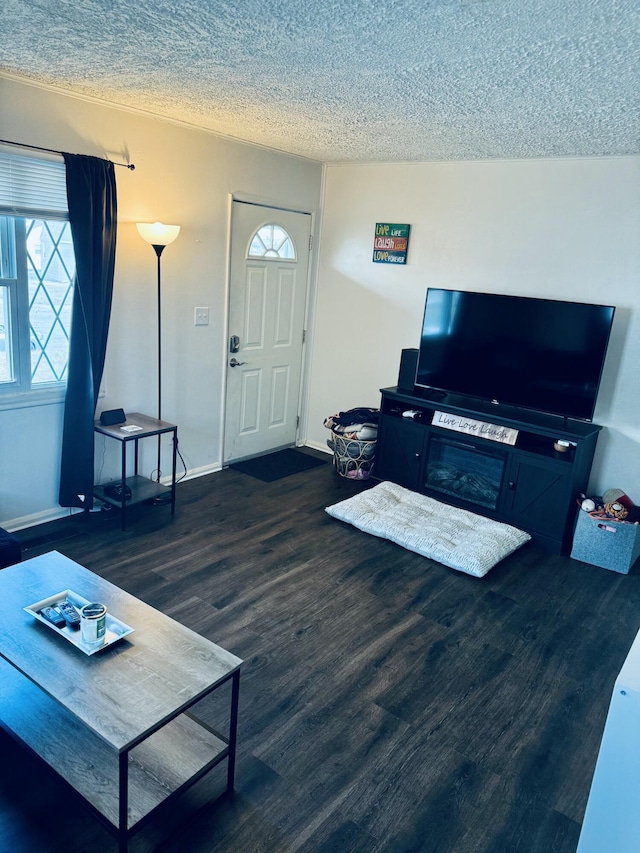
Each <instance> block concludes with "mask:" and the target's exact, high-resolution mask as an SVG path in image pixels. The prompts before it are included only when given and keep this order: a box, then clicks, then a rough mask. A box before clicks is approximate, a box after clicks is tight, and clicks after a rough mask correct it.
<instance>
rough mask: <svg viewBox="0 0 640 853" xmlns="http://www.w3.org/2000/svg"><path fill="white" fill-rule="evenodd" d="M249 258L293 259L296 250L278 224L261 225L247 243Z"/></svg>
mask: <svg viewBox="0 0 640 853" xmlns="http://www.w3.org/2000/svg"><path fill="white" fill-rule="evenodd" d="M249 257H250V258H279V259H280V260H285V261H295V259H296V251H295V249H294V247H293V241H292V239H291V237H289V235H288V234H287V232H286V231H285V230H284V228H282V227H281V226H280V225H275V224H274V223H270V224H269V225H263V226H262V228H259V229H258V230H257V231H256V233H255V234H254V235H253V239H252V240H251V243H250V244H249Z"/></svg>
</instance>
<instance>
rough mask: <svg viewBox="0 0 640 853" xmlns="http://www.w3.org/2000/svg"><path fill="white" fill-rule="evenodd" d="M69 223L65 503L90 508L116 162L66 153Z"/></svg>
mask: <svg viewBox="0 0 640 853" xmlns="http://www.w3.org/2000/svg"><path fill="white" fill-rule="evenodd" d="M64 161H65V165H66V170H67V199H68V202H69V223H70V225H71V236H72V237H73V250H74V253H75V257H76V278H75V283H74V293H73V311H72V315H71V338H70V341H69V368H68V374H67V393H66V397H65V406H64V427H63V434H62V460H61V465H60V495H59V501H60V505H61V506H69V507H81V508H83V509H90V508H91V505H92V501H93V421H94V416H95V410H96V403H97V401H98V392H99V390H100V381H101V379H102V371H103V369H104V358H105V353H106V349H107V333H108V331H109V318H110V315H111V298H112V293H113V270H114V264H115V253H116V218H117V216H116V215H117V202H116V180H115V174H114V167H113V163H109V162H108V161H106V160H101V159H99V158H97V157H84V156H81V155H78V154H65V155H64Z"/></svg>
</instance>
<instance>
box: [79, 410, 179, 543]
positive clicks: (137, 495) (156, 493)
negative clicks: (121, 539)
mask: <svg viewBox="0 0 640 853" xmlns="http://www.w3.org/2000/svg"><path fill="white" fill-rule="evenodd" d="M94 430H95V432H96V433H99V434H100V435H104V436H106V437H107V438H112V439H114V440H115V441H119V442H120V444H121V466H122V470H121V476H120V482H119V485H120V487H121V497H120V498H118V497H114V496H113V495H110V494H109V493H108V491H109V489H108V487H109V486H113V485H114V483H100V484H97V485H95V486H94V487H93V494H94V496H95V497H97V498H98V499H99V500H101V501H103V503H105V504H110V505H111V506H115V507H118V508H119V509H120V510H121V513H122V514H121V527H122V530H125V529H126V525H127V508H128V507H130V506H133V504H137V503H141V502H142V501H149V500H154V499H157V498H163V497H168V500H167V503H170V504H171V514H172V515H173V513H174V512H175V508H176V457H177V453H178V427H177V426H176V425H175V424H170V423H167V421H160V420H158V419H157V418H151V417H149V416H148V415H143V414H140V412H131V413H130V414H128V415H127V419H126V421H125V422H124V423H123V424H114V425H113V426H105V425H103V424H101V423H100V421H96V422H95V424H94ZM164 433H171V434H172V440H173V453H172V465H171V482H170V484H169V485H165V484H164V483H157V482H155V481H154V480H151V479H149V478H148V477H143V476H141V475H139V474H138V442H140V441H141V440H142V439H143V438H150V437H151V436H161V435H163V434H164ZM131 442H132V443H133V446H134V452H133V457H134V458H133V475H132V476H127V445H128V444H129V443H131ZM126 488H129V489H130V490H131V497H130V498H129V499H128V500H126Z"/></svg>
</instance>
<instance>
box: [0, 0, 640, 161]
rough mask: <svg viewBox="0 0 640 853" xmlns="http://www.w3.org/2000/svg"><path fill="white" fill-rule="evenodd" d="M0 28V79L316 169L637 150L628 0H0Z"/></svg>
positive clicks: (638, 111)
mask: <svg viewBox="0 0 640 853" xmlns="http://www.w3.org/2000/svg"><path fill="white" fill-rule="evenodd" d="M1 29H2V38H1V41H0V74H1V73H3V72H4V73H5V74H8V75H11V76H18V77H21V78H24V79H27V80H30V81H33V82H36V83H40V84H46V85H52V86H55V87H58V88H62V89H64V90H66V91H69V92H73V93H77V94H79V95H84V96H90V97H93V98H99V99H100V100H102V101H105V102H108V103H111V104H118V105H122V106H126V107H129V108H135V109H140V110H144V111H146V112H149V113H153V114H154V115H157V116H162V117H166V118H170V119H174V120H178V121H182V122H187V123H188V124H190V125H194V126H197V127H201V128H205V129H208V130H211V131H214V132H215V133H219V134H223V135H226V136H230V137H234V138H237V139H242V140H246V141H249V142H254V143H258V144H261V145H265V146H269V147H271V148H274V149H278V150H281V151H287V152H290V153H293V154H297V155H301V156H303V157H309V158H312V159H314V160H319V161H323V162H328V163H331V162H333V163H335V162H351V163H356V162H387V161H426V160H461V159H464V160H468V159H478V158H526V157H548V156H593V155H626V154H637V153H640V130H639V128H640V120H639V119H640V37H639V32H640V4H638V2H637V0H272V2H271V3H268V2H264V0H234V2H229V0H135V2H132V0H80V2H78V0H4V3H3V12H2V23H1ZM18 141H20V140H18Z"/></svg>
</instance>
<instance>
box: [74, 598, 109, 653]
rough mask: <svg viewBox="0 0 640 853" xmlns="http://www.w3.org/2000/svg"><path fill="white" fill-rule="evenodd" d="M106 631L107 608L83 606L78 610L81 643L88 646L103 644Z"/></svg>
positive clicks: (103, 606)
mask: <svg viewBox="0 0 640 853" xmlns="http://www.w3.org/2000/svg"><path fill="white" fill-rule="evenodd" d="M106 631H107V608H106V606H105V605H104V604H95V603H94V604H85V606H84V607H83V608H82V609H81V610H80V634H81V637H82V642H83V643H87V644H88V645H90V646H96V645H98V644H99V643H104V639H105V635H106Z"/></svg>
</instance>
